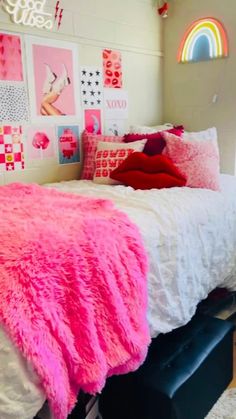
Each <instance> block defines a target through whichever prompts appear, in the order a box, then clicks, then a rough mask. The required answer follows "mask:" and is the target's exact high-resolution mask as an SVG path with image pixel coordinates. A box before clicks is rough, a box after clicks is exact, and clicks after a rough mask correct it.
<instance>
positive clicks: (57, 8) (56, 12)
mask: <svg viewBox="0 0 236 419" xmlns="http://www.w3.org/2000/svg"><path fill="white" fill-rule="evenodd" d="M59 5H60V1H57V4H56V7H55V15H54V18H55V20H56V19H57V16H58V10H59Z"/></svg>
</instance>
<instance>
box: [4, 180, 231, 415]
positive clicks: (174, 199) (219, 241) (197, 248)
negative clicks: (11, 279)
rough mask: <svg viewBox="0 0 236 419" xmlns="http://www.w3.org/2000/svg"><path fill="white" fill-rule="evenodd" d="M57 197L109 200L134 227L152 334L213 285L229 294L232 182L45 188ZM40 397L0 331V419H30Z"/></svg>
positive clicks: (190, 308)
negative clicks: (145, 263)
mask: <svg viewBox="0 0 236 419" xmlns="http://www.w3.org/2000/svg"><path fill="white" fill-rule="evenodd" d="M48 186H53V187H56V188H58V189H60V190H62V191H64V192H72V193H78V194H83V195H89V196H96V197H101V198H108V199H111V200H112V201H113V202H114V203H115V205H116V207H117V208H119V209H121V210H122V211H124V212H125V213H126V214H127V215H128V216H129V217H130V219H131V220H132V221H133V222H134V223H136V225H137V226H138V227H139V229H140V232H141V234H142V237H143V240H144V244H145V247H146V250H147V252H148V256H149V264H150V270H149V278H148V298H149V309H148V321H149V325H150V331H151V334H152V336H153V337H154V336H156V335H157V334H158V333H160V332H162V333H167V332H169V331H171V330H172V329H175V328H177V327H179V326H182V325H184V324H186V323H187V322H188V321H189V320H190V319H191V317H192V316H193V315H194V313H195V310H196V306H197V304H198V303H199V302H200V301H201V300H202V299H204V298H205V297H206V296H207V295H208V293H209V292H210V291H211V290H213V289H214V288H215V287H217V286H225V287H227V288H229V289H234V290H236V178H235V177H233V176H229V175H221V190H222V191H221V192H219V193H218V192H213V191H209V190H203V189H190V188H172V189H169V190H166V189H162V190H159V191H158V190H151V191H134V190H133V189H132V188H127V187H124V186H113V187H111V186H105V185H97V184H94V183H93V182H91V181H71V182H62V183H57V184H51V185H48ZM43 401H44V395H43V394H42V392H41V391H40V390H39V388H38V383H37V377H35V375H34V374H33V372H32V371H31V370H30V369H29V366H28V365H27V364H26V363H25V362H24V361H23V359H22V358H21V355H20V354H19V353H18V352H17V350H15V349H14V348H13V346H12V345H11V343H10V342H9V340H8V338H7V337H6V335H5V334H4V332H3V330H0V418H1V419H19V418H21V419H31V418H32V417H33V415H34V414H36V412H37V411H38V410H39V409H40V407H41V405H42V403H43Z"/></svg>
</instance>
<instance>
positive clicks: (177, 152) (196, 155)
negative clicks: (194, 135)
mask: <svg viewBox="0 0 236 419" xmlns="http://www.w3.org/2000/svg"><path fill="white" fill-rule="evenodd" d="M164 138H165V140H166V147H165V149H164V151H163V154H164V155H166V156H167V157H169V158H170V159H171V160H172V161H173V163H174V164H175V166H176V167H177V168H178V169H179V171H180V173H181V174H182V175H183V176H184V177H186V179H187V183H186V186H189V187H191V188H205V189H212V190H213V191H219V190H220V158H219V150H218V148H216V144H215V141H214V139H213V140H211V139H209V140H205V141H201V140H194V139H192V140H191V141H188V140H184V139H183V138H180V137H177V136H176V135H174V134H170V133H167V132H166V133H165V134H164Z"/></svg>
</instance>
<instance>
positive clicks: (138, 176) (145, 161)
mask: <svg viewBox="0 0 236 419" xmlns="http://www.w3.org/2000/svg"><path fill="white" fill-rule="evenodd" d="M110 176H111V178H112V179H115V180H117V181H119V182H121V183H123V184H124V185H126V186H132V187H133V188H134V189H153V188H155V189H162V188H172V187H175V186H184V185H185V184H186V179H185V178H184V176H182V175H181V173H180V172H179V170H178V169H177V168H176V167H175V166H174V164H173V163H172V161H171V160H170V159H169V158H168V157H166V156H163V155H162V154H157V155H156V156H147V155H146V154H144V153H132V154H131V155H130V156H129V157H128V158H127V159H126V160H125V161H124V162H123V163H121V165H120V166H119V167H118V168H117V169H115V170H114V171H113V172H112V173H111V175H110Z"/></svg>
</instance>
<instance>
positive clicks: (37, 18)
mask: <svg viewBox="0 0 236 419" xmlns="http://www.w3.org/2000/svg"><path fill="white" fill-rule="evenodd" d="M45 5H46V0H23V1H22V0H3V7H4V9H5V11H6V12H7V13H8V14H9V15H10V17H11V19H12V21H13V22H14V23H16V24H18V25H25V26H31V27H36V28H38V29H49V30H50V29H52V28H53V20H52V17H53V16H52V14H51V13H46V12H45Z"/></svg>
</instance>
